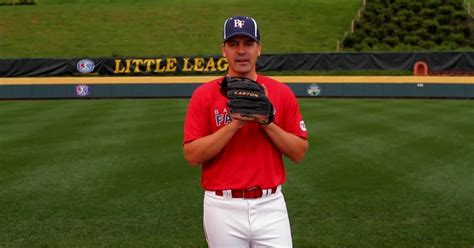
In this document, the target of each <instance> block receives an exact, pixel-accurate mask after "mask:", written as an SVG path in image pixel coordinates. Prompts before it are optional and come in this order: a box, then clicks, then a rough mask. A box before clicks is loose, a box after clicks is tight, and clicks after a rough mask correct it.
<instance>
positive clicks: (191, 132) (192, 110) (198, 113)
mask: <svg viewBox="0 0 474 248" xmlns="http://www.w3.org/2000/svg"><path fill="white" fill-rule="evenodd" d="M207 104H208V103H207V100H206V97H205V94H203V93H202V90H201V89H199V88H198V89H196V90H195V91H194V93H193V95H192V96H191V99H190V101H189V104H188V109H187V111H186V118H185V120H184V135H183V136H184V137H183V144H185V143H188V142H191V141H193V140H196V139H199V138H201V137H204V136H206V135H208V134H209V133H210V127H209V121H208V120H209V117H208V115H209V112H208V111H207V107H206V106H207Z"/></svg>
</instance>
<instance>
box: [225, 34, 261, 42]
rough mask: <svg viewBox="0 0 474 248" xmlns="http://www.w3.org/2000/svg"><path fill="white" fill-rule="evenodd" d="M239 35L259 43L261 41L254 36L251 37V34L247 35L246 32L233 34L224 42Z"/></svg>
mask: <svg viewBox="0 0 474 248" xmlns="http://www.w3.org/2000/svg"><path fill="white" fill-rule="evenodd" d="M237 35H243V36H247V37H250V38H252V39H254V40H255V41H257V42H259V40H258V39H257V37H255V36H253V35H251V34H249V33H246V32H236V33H233V34H231V35H229V36H227V38H226V39H225V40H224V42H225V41H227V40H228V39H230V38H232V37H234V36H237Z"/></svg>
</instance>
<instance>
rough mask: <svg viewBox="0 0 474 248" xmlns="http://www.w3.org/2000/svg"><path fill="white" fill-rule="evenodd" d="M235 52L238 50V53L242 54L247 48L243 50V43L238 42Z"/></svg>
mask: <svg viewBox="0 0 474 248" xmlns="http://www.w3.org/2000/svg"><path fill="white" fill-rule="evenodd" d="M237 52H238V53H239V54H244V53H246V52H247V50H245V46H244V45H243V44H239V45H238V46H237Z"/></svg>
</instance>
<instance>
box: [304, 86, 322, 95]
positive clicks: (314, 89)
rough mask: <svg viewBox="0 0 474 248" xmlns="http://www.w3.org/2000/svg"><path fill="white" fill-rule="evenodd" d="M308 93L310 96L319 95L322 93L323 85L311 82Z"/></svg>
mask: <svg viewBox="0 0 474 248" xmlns="http://www.w3.org/2000/svg"><path fill="white" fill-rule="evenodd" d="M306 92H308V95H310V96H319V94H321V87H319V85H317V84H311V85H310V86H309V87H308V88H307V89H306Z"/></svg>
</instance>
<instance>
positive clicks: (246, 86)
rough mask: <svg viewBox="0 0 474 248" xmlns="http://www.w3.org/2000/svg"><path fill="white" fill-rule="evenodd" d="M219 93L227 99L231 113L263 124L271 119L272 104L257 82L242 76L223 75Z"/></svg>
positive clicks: (266, 123) (268, 122)
mask: <svg viewBox="0 0 474 248" xmlns="http://www.w3.org/2000/svg"><path fill="white" fill-rule="evenodd" d="M221 93H222V94H223V95H224V96H226V97H227V98H228V99H229V100H228V101H227V106H228V107H229V108H230V111H231V113H238V114H240V115H241V116H242V117H248V118H253V119H258V120H260V121H258V122H259V124H263V125H268V124H270V123H271V122H272V121H273V105H272V103H271V102H270V100H269V99H268V97H267V96H266V95H265V91H264V89H263V87H262V86H261V85H260V84H258V83H257V82H255V81H253V80H251V79H248V78H243V77H224V80H223V81H222V83H221ZM257 116H263V117H264V118H257ZM262 119H263V120H262Z"/></svg>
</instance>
